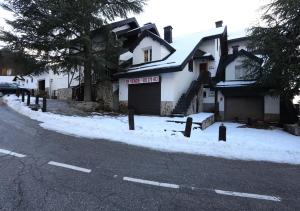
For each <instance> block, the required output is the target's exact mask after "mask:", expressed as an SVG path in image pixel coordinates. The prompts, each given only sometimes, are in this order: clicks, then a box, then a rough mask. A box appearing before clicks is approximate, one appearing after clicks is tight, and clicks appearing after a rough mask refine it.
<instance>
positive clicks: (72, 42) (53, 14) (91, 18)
mask: <svg viewBox="0 0 300 211" xmlns="http://www.w3.org/2000/svg"><path fill="white" fill-rule="evenodd" d="M145 1H146V0H72V1H70V0H4V3H2V7H3V8H5V9H7V10H9V11H11V12H12V13H13V14H14V15H15V18H14V20H12V21H8V20H7V23H8V24H9V25H10V26H11V27H12V29H13V30H12V31H5V30H2V31H1V36H0V39H1V40H2V41H4V42H6V43H7V47H8V48H9V49H11V50H13V51H15V50H17V51H20V52H22V53H24V54H27V55H30V56H31V57H33V58H34V59H35V60H36V62H37V63H39V64H43V65H44V67H45V69H46V70H50V69H51V70H53V71H54V72H69V71H71V70H72V69H76V68H78V67H83V69H84V99H85V101H91V96H92V95H91V90H92V73H93V72H96V71H97V70H98V68H95V67H96V66H99V65H100V64H101V65H100V66H102V67H104V68H109V67H110V66H111V64H112V62H111V61H108V60H107V56H106V54H107V53H108V52H107V51H110V50H111V52H114V53H116V52H115V50H114V48H118V46H119V45H118V42H116V39H115V36H113V34H111V33H110V30H107V36H105V37H106V38H107V39H106V40H104V42H105V43H111V42H112V40H113V41H115V42H114V44H112V45H111V44H105V46H107V45H108V46H109V47H110V49H105V48H103V47H102V45H100V46H99V45H97V43H95V42H94V40H93V36H94V33H93V31H94V30H95V29H99V28H101V27H103V26H104V25H105V24H107V23H108V22H110V21H113V20H115V19H116V18H126V17H127V14H129V13H140V12H142V10H143V6H144V5H145ZM114 61H115V60H114ZM99 69H102V70H103V68H99Z"/></svg>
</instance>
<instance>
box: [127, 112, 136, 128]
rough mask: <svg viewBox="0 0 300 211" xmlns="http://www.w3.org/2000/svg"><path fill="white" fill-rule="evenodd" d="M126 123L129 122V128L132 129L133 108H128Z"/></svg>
mask: <svg viewBox="0 0 300 211" xmlns="http://www.w3.org/2000/svg"><path fill="white" fill-rule="evenodd" d="M128 123H129V130H134V129H135V127H134V110H132V109H130V110H129V111H128Z"/></svg>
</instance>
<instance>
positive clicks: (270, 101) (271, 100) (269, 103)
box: [265, 95, 280, 114]
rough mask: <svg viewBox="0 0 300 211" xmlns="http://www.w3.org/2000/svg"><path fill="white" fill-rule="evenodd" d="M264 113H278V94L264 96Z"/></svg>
mask: <svg viewBox="0 0 300 211" xmlns="http://www.w3.org/2000/svg"><path fill="white" fill-rule="evenodd" d="M265 114H280V97H279V96H270V95H266V96H265Z"/></svg>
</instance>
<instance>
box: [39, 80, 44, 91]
mask: <svg viewBox="0 0 300 211" xmlns="http://www.w3.org/2000/svg"><path fill="white" fill-rule="evenodd" d="M39 90H40V91H45V90H46V81H45V80H41V81H39Z"/></svg>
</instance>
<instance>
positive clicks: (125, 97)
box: [119, 78, 128, 101]
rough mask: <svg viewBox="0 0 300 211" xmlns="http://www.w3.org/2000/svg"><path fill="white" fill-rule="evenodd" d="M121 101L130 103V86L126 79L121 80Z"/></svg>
mask: <svg viewBox="0 0 300 211" xmlns="http://www.w3.org/2000/svg"><path fill="white" fill-rule="evenodd" d="M119 100H120V101H128V84H127V83H126V79H125V78H122V79H119Z"/></svg>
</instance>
